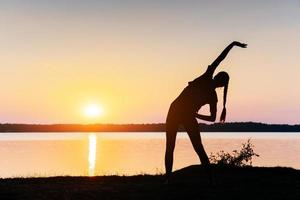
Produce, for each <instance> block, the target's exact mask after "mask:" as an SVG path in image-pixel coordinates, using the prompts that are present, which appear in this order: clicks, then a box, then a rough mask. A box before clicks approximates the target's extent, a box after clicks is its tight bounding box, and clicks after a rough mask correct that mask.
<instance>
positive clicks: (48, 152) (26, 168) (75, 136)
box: [0, 132, 300, 178]
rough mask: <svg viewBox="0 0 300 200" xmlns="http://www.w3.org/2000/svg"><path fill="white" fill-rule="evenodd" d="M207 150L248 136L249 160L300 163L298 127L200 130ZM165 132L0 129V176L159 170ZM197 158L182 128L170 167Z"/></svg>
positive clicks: (228, 145)
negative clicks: (269, 130) (287, 130)
mask: <svg viewBox="0 0 300 200" xmlns="http://www.w3.org/2000/svg"><path fill="white" fill-rule="evenodd" d="M201 136H202V141H203V144H204V147H205V149H206V152H207V154H210V153H211V152H212V153H216V152H219V151H220V150H224V151H225V152H231V151H232V150H235V149H237V150H238V149H240V148H241V146H242V143H245V142H246V141H247V139H249V138H251V143H252V144H253V145H254V146H255V147H254V150H255V152H256V153H258V154H259V155H260V157H257V158H255V159H254V160H253V165H254V166H286V167H293V168H296V169H300V133H214V132H207V133H201ZM164 151H165V133H159V132H155V133H148V132H147V133H144V132H143V133H0V177H1V178H6V177H32V176H36V177H38V176H61V175H71V176H95V175H134V174H141V173H146V174H157V173H164ZM192 164H199V160H198V158H197V155H196V153H195V152H194V150H193V148H192V145H191V143H190V140H189V138H188V136H187V134H186V133H179V134H178V136H177V142H176V148H175V154H174V169H180V168H182V167H185V166H188V165H192Z"/></svg>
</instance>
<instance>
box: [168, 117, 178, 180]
mask: <svg viewBox="0 0 300 200" xmlns="http://www.w3.org/2000/svg"><path fill="white" fill-rule="evenodd" d="M177 129H178V124H177V123H176V122H174V121H173V120H171V119H170V118H169V117H168V119H167V122H166V138H167V140H166V153H165V168H166V176H167V179H169V177H170V175H171V173H172V167H173V153H174V149H175V142H176V135H177Z"/></svg>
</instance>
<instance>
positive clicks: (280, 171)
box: [0, 165, 300, 200]
mask: <svg viewBox="0 0 300 200" xmlns="http://www.w3.org/2000/svg"><path fill="white" fill-rule="evenodd" d="M213 170H214V172H215V178H216V185H211V184H210V183H209V178H208V174H207V173H206V171H205V169H204V168H202V167H201V166H197V165H195V166H190V167H187V168H184V169H181V170H178V171H176V172H174V175H173V178H172V181H171V183H170V184H167V185H166V184H163V182H164V178H163V176H161V175H155V176H150V175H138V176H98V177H51V178H12V179H0V199H1V200H5V199H40V200H42V199H56V200H60V199H141V200H144V199H186V200H187V199H251V200H257V199H284V200H288V199H295V200H299V199H300V171H299V170H294V169H291V168H262V167H249V168H232V167H216V166H214V168H213Z"/></svg>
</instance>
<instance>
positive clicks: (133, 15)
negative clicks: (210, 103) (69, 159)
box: [0, 0, 300, 124]
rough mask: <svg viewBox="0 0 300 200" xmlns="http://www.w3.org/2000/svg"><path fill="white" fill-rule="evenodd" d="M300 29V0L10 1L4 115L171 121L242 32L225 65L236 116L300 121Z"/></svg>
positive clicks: (1, 41)
mask: <svg viewBox="0 0 300 200" xmlns="http://www.w3.org/2000/svg"><path fill="white" fill-rule="evenodd" d="M225 2H226V3H225ZM299 35H300V1H299V0H286V1H280V0H278V1H276V0H274V1H258V0H254V1H221V0H219V1H209V0H207V1H200V0H199V1H193V0H182V1H179V0H172V1H171V0H170V1H168V0H148V1H143V0H118V1H117V0H110V1H96V0H84V1H83V0H82V1H79V0H74V1H71V0H70V1H66V0H60V1H57V0H49V1H46V0H26V1H25V0H19V1H17V0H7V1H1V2H0V84H1V87H0V123H155V122H164V121H165V117H166V114H167V111H168V107H169V105H170V103H171V102H172V101H173V100H174V99H175V98H176V97H177V96H178V95H179V93H180V92H181V91H182V89H183V88H184V87H185V86H186V85H187V83H188V81H191V80H193V79H194V78H196V77H197V76H199V75H201V74H202V73H203V72H204V71H205V70H206V67H207V65H209V64H210V63H211V62H212V61H213V60H214V59H215V58H216V57H217V56H218V55H219V53H221V51H222V50H223V49H224V48H225V47H226V46H227V45H228V44H229V43H230V42H231V41H233V40H238V41H241V42H245V43H248V48H247V49H241V48H234V49H233V50H232V51H231V52H230V53H229V55H228V57H227V58H226V60H224V62H222V63H221V65H220V67H219V68H218V71H220V70H222V71H227V72H228V73H229V75H230V78H231V79H230V83H229V92H228V99H227V101H228V104H227V112H228V114H227V121H230V122H232V121H257V122H258V121H259V122H266V123H289V124H299V122H300V121H299V119H300V118H299V117H300V106H299V104H300V87H299V85H300V84H299V83H300V80H299V76H300V64H299V63H300V60H299V59H300V37H299ZM218 97H219V104H220V106H221V104H222V90H218ZM91 104H93V105H95V104H96V105H99V106H100V107H101V109H103V110H101V113H103V115H101V116H100V117H96V118H89V117H87V116H86V115H85V114H84V109H85V107H86V106H88V105H91ZM218 111H221V107H219V108H218ZM200 112H201V111H200ZM202 112H203V113H207V109H203V111H202ZM219 115H220V113H219V112H218V118H219Z"/></svg>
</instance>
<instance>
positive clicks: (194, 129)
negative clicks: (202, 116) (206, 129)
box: [183, 117, 210, 166]
mask: <svg viewBox="0 0 300 200" xmlns="http://www.w3.org/2000/svg"><path fill="white" fill-rule="evenodd" d="M183 125H184V128H185V130H186V132H187V133H188V135H189V137H190V140H191V142H192V144H193V147H194V149H195V151H196V153H197V154H198V156H199V159H200V161H201V164H202V165H204V166H207V165H209V164H210V163H209V159H208V156H207V154H206V152H205V150H204V148H203V145H202V142H201V136H200V131H199V127H198V122H197V120H196V119H195V118H193V117H191V118H188V119H186V120H185V122H184V124H183Z"/></svg>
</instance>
